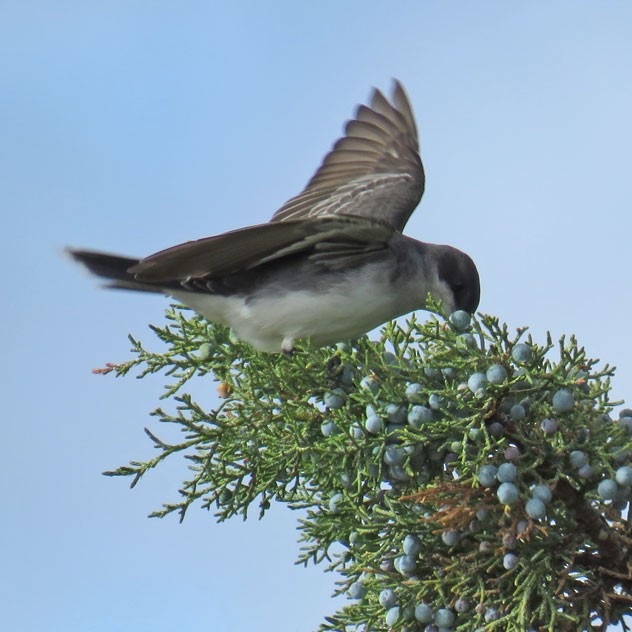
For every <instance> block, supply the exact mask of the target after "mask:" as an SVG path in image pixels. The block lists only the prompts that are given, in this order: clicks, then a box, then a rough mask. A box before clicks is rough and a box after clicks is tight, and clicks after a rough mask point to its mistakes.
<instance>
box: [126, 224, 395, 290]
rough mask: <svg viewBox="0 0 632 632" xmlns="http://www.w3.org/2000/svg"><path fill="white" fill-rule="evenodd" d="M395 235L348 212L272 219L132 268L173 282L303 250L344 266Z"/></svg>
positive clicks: (147, 278) (150, 278)
mask: <svg viewBox="0 0 632 632" xmlns="http://www.w3.org/2000/svg"><path fill="white" fill-rule="evenodd" d="M392 235H393V229H392V228H391V227H390V226H388V225H387V224H381V223H378V222H372V221H369V220H367V219H365V218H363V217H353V216H346V215H345V216H336V215H330V216H324V217H315V218H310V219H300V220H290V221H287V222H270V223H267V224H259V225H256V226H249V227H247V228H241V229H239V230H233V231H231V232H228V233H224V234H222V235H216V236H214V237H207V238H205V239H199V240H197V241H188V242H186V243H184V244H180V245H179V246H174V247H173V248H168V249H167V250H161V251H160V252H157V253H156V254H153V255H150V256H149V257H146V258H145V259H141V260H140V261H139V262H138V263H137V264H136V265H133V266H132V267H130V268H129V269H128V272H129V273H131V274H133V275H134V278H135V279H136V280H138V281H142V282H147V283H154V284H157V285H159V284H161V283H164V284H168V283H170V282H174V281H176V282H180V281H188V280H190V279H196V278H198V279H199V278H205V277H212V276H221V275H225V274H230V273H232V272H237V271H241V270H248V269H251V268H254V267H256V266H259V265H262V264H264V263H266V262H268V261H273V260H275V259H280V258H282V257H286V256H290V255H293V254H297V253H299V252H305V253H306V255H307V256H310V257H312V258H313V259H314V260H315V261H317V262H318V263H320V264H322V265H323V266H325V267H327V268H329V269H340V268H341V267H344V266H345V265H353V264H359V263H361V262H362V260H365V259H366V258H367V257H372V256H374V255H375V253H376V251H378V250H379V251H382V250H384V249H385V248H386V244H387V242H388V241H389V239H390V238H391V237H392Z"/></svg>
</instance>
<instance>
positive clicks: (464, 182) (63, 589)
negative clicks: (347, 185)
mask: <svg viewBox="0 0 632 632" xmlns="http://www.w3.org/2000/svg"><path fill="white" fill-rule="evenodd" d="M631 28H632V4H630V3H629V2H624V1H622V0H621V1H618V2H617V1H611V2H594V1H591V2H585V1H581V0H567V1H554V0H551V1H549V2H543V1H540V2H523V3H516V2H511V3H509V2H502V1H497V2H491V1H489V2H465V1H453V2H438V1H430V0H415V1H408V2H407V1H403V2H397V3H392V2H370V1H369V2H367V1H366V0H364V1H362V2H359V1H345V2H335V1H333V0H332V1H322V2H317V3H306V2H303V3H302V2H296V1H293V2H289V1H285V2H260V3H255V2H249V3H245V2H233V3H229V2H224V3H220V2H179V3H173V2H164V1H160V0H155V1H152V2H142V1H126V2H107V3H104V2H93V1H89V0H82V1H81V2H80V1H78V0H75V1H64V0H58V1H57V2H54V3H53V2H37V1H35V0H32V1H29V0H22V1H18V0H15V1H11V0H9V1H6V2H3V3H2V4H1V5H0V85H1V86H2V88H1V94H0V121H1V123H0V125H1V128H2V134H1V141H0V204H1V207H0V208H1V209H2V210H1V217H2V231H0V240H1V248H0V256H1V257H2V266H3V269H4V270H5V272H4V280H3V309H2V310H1V311H0V332H2V333H1V335H2V357H3V360H4V361H3V362H2V364H1V367H0V384H2V393H3V401H4V405H3V409H4V415H3V419H4V424H3V432H2V437H3V440H2V444H1V447H0V451H1V454H0V463H1V466H0V467H1V468H2V475H1V478H0V485H1V486H2V498H3V502H2V519H1V522H0V547H1V548H2V552H1V559H2V574H1V576H0V594H2V596H3V598H4V599H3V600H4V601H5V603H4V605H3V606H2V608H0V628H1V629H4V630H20V631H21V632H58V631H59V632H62V631H63V632H101V631H103V632H105V631H107V632H119V631H120V632H126V631H133V632H136V631H148V632H149V631H151V632H163V631H165V632H166V631H172V630H179V631H181V632H186V631H189V630H201V629H208V630H213V631H215V630H217V631H222V632H243V631H244V630H255V629H256V630H264V631H273V630H274V631H275V632H299V631H308V630H312V629H314V628H316V627H317V625H318V623H319V622H320V621H321V620H322V617H323V616H324V615H325V614H327V613H328V612H330V611H331V610H332V609H333V608H334V604H333V603H332V602H331V599H330V597H329V595H330V593H331V591H332V588H333V577H332V576H330V575H326V574H323V573H322V572H321V571H320V570H319V569H314V568H312V569H309V570H307V571H306V570H303V569H301V568H296V567H294V566H293V560H294V559H295V557H296V554H297V551H298V546H297V544H296V542H295V539H296V534H295V531H294V524H295V522H294V521H295V518H296V516H295V515H293V514H292V512H290V511H288V510H286V509H284V508H282V507H279V508H277V509H276V510H274V511H272V513H271V514H270V516H269V517H268V518H267V519H265V520H264V521H263V522H262V523H258V522H256V521H252V522H248V523H246V524H243V523H241V522H239V521H234V522H231V523H229V524H224V525H216V524H214V522H213V520H212V519H211V517H210V516H209V515H208V514H206V513H204V512H202V511H199V510H198V511H192V512H191V513H190V514H189V517H188V518H187V520H186V521H185V522H184V523H183V524H182V525H180V524H178V523H177V521H176V520H175V519H167V520H163V521H156V520H148V519H147V518H146V517H145V516H146V515H147V513H149V512H150V511H151V510H152V509H154V508H156V507H158V506H159V505H160V503H161V502H162V501H168V500H172V499H174V498H175V497H176V494H177V485H178V483H179V482H180V481H181V480H182V478H181V476H182V474H183V469H182V468H183V466H182V464H174V465H173V466H170V467H167V468H165V470H164V471H163V472H157V473H156V474H155V475H152V476H150V477H149V478H147V479H146V480H145V481H144V482H143V483H142V484H140V486H139V487H137V488H136V489H135V490H134V491H133V492H130V491H129V490H128V489H127V487H126V482H125V481H122V480H111V479H107V478H105V477H103V476H101V474H100V472H102V471H103V470H106V469H108V468H113V467H115V466H117V465H122V464H124V463H126V462H127V461H128V460H129V459H132V458H139V457H145V456H149V455H151V454H152V452H151V447H150V444H149V442H148V441H147V440H146V438H145V436H144V434H143V432H142V428H143V426H144V425H146V424H148V423H150V420H149V418H148V417H147V413H148V412H149V410H151V409H152V408H153V407H154V406H155V404H156V401H157V397H158V395H159V394H160V385H161V383H162V380H160V379H158V380H153V381H148V382H147V383H145V382H144V381H143V382H138V381H136V380H134V379H125V380H114V379H111V378H107V377H105V378H104V377H98V376H94V375H92V374H91V373H90V370H91V369H92V368H93V367H96V366H101V365H103V364H104V363H105V362H107V361H118V360H123V359H125V358H127V357H128V346H129V345H128V342H127V339H126V335H127V333H128V332H132V333H133V334H134V335H136V336H139V337H144V338H145V339H149V333H148V332H147V329H146V325H147V323H149V322H154V323H160V322H161V321H162V314H163V308H164V306H165V304H166V302H165V301H163V300H161V299H160V298H156V297H146V296H132V295H125V294H121V293H107V292H104V291H101V290H99V289H97V287H96V284H95V283H93V282H92V281H91V280H89V279H87V278H86V277H85V276H84V275H82V274H81V273H80V271H79V270H78V269H76V268H75V267H73V266H72V265H71V264H70V263H69V262H67V261H66V260H65V259H63V258H62V257H61V255H60V252H61V249H62V248H63V246H64V245H67V244H72V245H79V246H87V247H95V248H102V249H110V250H113V251H115V252H121V253H125V254H132V255H141V256H142V255H145V254H148V253H150V252H153V251H155V250H157V249H160V248H163V247H166V246H170V245H172V244H175V243H178V242H180V241H184V240H187V239H192V238H197V237H202V236H206V235H210V234H214V233H218V232H222V231H225V230H228V229H232V228H237V227H239V226H243V225H247V224H252V223H257V222H261V221H265V220H266V219H267V218H268V217H269V216H270V215H271V214H272V213H273V212H274V211H275V209H276V208H278V207H279V206H280V205H281V203H282V202H284V201H285V199H287V198H289V197H290V196H292V195H294V194H295V193H297V192H298V191H299V190H300V189H301V188H302V187H303V185H304V184H305V182H306V180H307V178H308V177H309V176H310V175H311V173H312V171H313V170H314V169H315V167H316V166H317V165H318V163H319V161H320V159H321V157H322V155H323V154H324V153H325V151H326V150H327V149H328V148H329V147H330V145H331V143H332V142H333V141H334V140H335V139H336V138H337V137H338V135H339V133H340V131H341V128H342V123H343V122H344V121H345V120H346V119H347V118H348V117H349V116H350V115H351V114H352V112H353V108H354V106H355V105H356V104H357V103H358V102H361V101H363V100H365V99H366V98H367V96H368V94H369V91H370V88H371V86H373V85H377V86H379V87H383V88H388V87H389V86H390V79H391V77H398V78H399V79H401V80H402V81H403V82H404V84H405V86H406V88H407V90H408V92H409V95H410V98H411V100H412V103H413V106H414V109H415V112H416V116H417V121H418V125H419V128H420V133H421V143H422V154H423V158H424V162H425V165H426V171H427V192H426V195H425V197H424V199H423V201H422V204H421V206H420V208H419V210H418V211H417V213H416V214H415V215H414V217H413V219H412V220H411V221H410V223H409V225H408V229H407V231H408V233H409V234H410V235H411V236H413V237H416V238H418V239H422V240H425V241H430V242H435V243H450V244H452V245H455V246H457V247H459V248H461V249H463V250H465V251H467V252H468V253H470V254H471V255H472V256H473V258H474V259H475V260H476V262H477V264H478V267H479V270H480V273H481V278H482V302H481V306H480V308H481V310H483V311H485V312H487V313H492V314H495V315H498V316H499V317H500V318H501V319H503V320H506V321H507V322H509V323H510V324H511V325H512V326H519V325H530V326H531V327H532V330H533V332H534V333H535V334H536V335H537V336H538V337H542V336H543V335H544V332H545V331H546V330H547V329H550V330H551V331H552V332H553V333H554V335H556V336H558V335H560V334H562V333H576V334H577V335H578V337H579V339H580V341H581V342H582V343H583V344H584V345H585V346H586V347H587V349H588V352H589V355H592V356H596V357H600V358H602V359H603V360H604V361H606V362H609V363H611V364H615V365H617V366H618V367H619V372H618V375H617V377H616V378H615V380H614V392H615V395H616V396H620V397H630V398H632V353H631V346H632V345H631V342H630V340H631V338H630V319H631V313H632V296H631V292H630V289H631V288H630V286H631V283H630V276H631V271H632V257H631V256H630V252H631V248H630V247H631V243H632V242H631V235H632V223H631V219H630V200H631V199H632V177H631V175H630V173H631V160H630V147H632V127H631V123H630V112H632V76H631V74H632V71H631V69H632V38H631V37H630V32H631ZM209 388H210V385H209Z"/></svg>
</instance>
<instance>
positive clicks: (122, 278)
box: [66, 248, 163, 292]
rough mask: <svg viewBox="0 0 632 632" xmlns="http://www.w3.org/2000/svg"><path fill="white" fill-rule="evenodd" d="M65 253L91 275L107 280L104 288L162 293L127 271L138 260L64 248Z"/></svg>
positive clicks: (158, 288) (93, 251)
mask: <svg viewBox="0 0 632 632" xmlns="http://www.w3.org/2000/svg"><path fill="white" fill-rule="evenodd" d="M66 252H67V253H68V254H69V255H70V256H71V257H72V258H73V259H74V260H75V261H77V262H79V263H80V264H82V265H84V266H85V267H86V268H87V269H88V270H89V271H90V272H92V274H95V275H96V276H98V277H101V278H102V279H107V280H108V283H106V284H105V287H108V288H116V289H119V290H135V291H137V292H162V291H163V290H162V288H161V287H159V286H156V285H153V284H151V283H142V282H140V281H137V280H136V278H135V277H134V275H133V274H130V273H129V272H128V270H129V269H130V268H131V267H132V266H134V265H136V264H137V263H138V261H139V260H138V259H134V258H132V257H121V256H120V255H112V254H109V253H107V252H97V251H95V250H75V249H74V248H66Z"/></svg>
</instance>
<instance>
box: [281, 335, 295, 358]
mask: <svg viewBox="0 0 632 632" xmlns="http://www.w3.org/2000/svg"><path fill="white" fill-rule="evenodd" d="M281 351H283V353H284V354H285V355H286V356H291V355H293V353H294V338H290V337H286V338H283V341H282V342H281Z"/></svg>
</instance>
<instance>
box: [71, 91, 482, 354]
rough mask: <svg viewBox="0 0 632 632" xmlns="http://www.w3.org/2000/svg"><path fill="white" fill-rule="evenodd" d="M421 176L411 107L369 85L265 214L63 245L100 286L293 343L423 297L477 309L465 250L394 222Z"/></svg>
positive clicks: (411, 204)
mask: <svg viewBox="0 0 632 632" xmlns="http://www.w3.org/2000/svg"><path fill="white" fill-rule="evenodd" d="M424 188H425V173H424V168H423V164H422V161H421V157H420V154H419V140H418V135H417V127H416V124H415V118H414V115H413V111H412V107H411V105H410V101H409V99H408V96H407V94H406V92H405V90H404V87H403V86H402V84H401V83H400V82H399V81H398V80H394V81H393V88H392V94H391V98H390V100H389V99H387V98H386V97H385V96H384V94H383V93H382V92H381V91H380V90H379V89H377V88H374V89H373V91H372V94H371V97H370V99H369V102H368V105H359V106H358V107H357V108H356V111H355V116H354V117H353V118H352V119H351V120H349V121H348V122H347V123H346V125H345V128H344V135H343V136H342V137H341V138H340V139H338V141H337V142H336V143H335V144H334V145H333V147H332V149H331V150H330V151H329V153H327V154H326V156H325V158H324V159H323V161H322V163H321V164H320V166H319V167H318V169H317V170H316V172H315V173H314V175H313V176H312V178H311V179H310V180H309V182H308V183H307V185H306V187H305V188H304V189H303V191H302V192H301V193H299V194H298V195H296V196H295V197H293V198H291V199H289V200H288V201H287V202H286V203H285V204H283V206H282V207H281V208H280V209H279V210H278V211H276V213H274V215H273V216H272V218H271V219H270V220H269V221H268V222H266V223H262V224H257V225H253V226H248V227H245V228H239V229H236V230H232V231H229V232H226V233H222V234H219V235H214V236H212V237H206V238H203V239H198V240H194V241H188V242H185V243H182V244H179V245H177V246H173V247H172V248H167V249H166V250H161V251H160V252H156V253H155V254H152V255H149V256H148V257H145V258H143V259H138V258H132V257H124V256H119V255H114V254H110V253H106V252H100V251H94V250H85V249H76V248H67V252H68V253H69V255H70V256H71V257H72V258H73V259H74V260H76V261H77V262H79V263H80V264H82V265H84V266H85V267H86V268H87V269H88V270H89V271H90V272H91V273H93V274H95V275H96V276H98V277H102V278H104V279H106V280H107V284H106V287H109V288H120V289H126V290H137V291H142V292H157V293H161V294H164V295H167V296H171V297H173V298H175V299H176V300H177V301H179V302H180V303H182V304H184V305H186V306H187V307H189V308H191V309H192V310H194V311H195V312H197V313H198V314H200V315H201V316H203V317H204V318H206V319H207V320H209V321H211V322H214V323H219V324H222V325H226V326H228V327H230V328H231V329H232V330H233V331H234V333H235V335H236V336H237V337H238V338H239V339H241V340H244V341H246V342H247V343H249V344H250V345H252V347H254V348H255V349H257V350H259V351H264V352H271V353H280V352H284V353H291V352H292V351H293V349H294V346H295V344H296V341H299V340H303V339H308V340H309V341H310V343H311V344H312V345H316V346H318V347H320V346H325V345H330V344H335V343H338V342H342V341H346V340H350V339H355V338H359V337H360V336H362V335H363V334H365V333H367V332H369V331H371V330H372V329H374V328H376V327H378V326H379V325H381V324H383V323H385V322H387V321H390V320H393V319H395V318H397V317H399V316H402V315H405V314H408V313H409V312H412V311H415V310H419V309H426V308H427V307H428V299H429V297H430V298H432V299H433V300H434V301H435V302H440V303H441V304H442V308H443V311H444V312H445V313H446V315H447V314H449V313H452V312H453V311H455V310H464V311H466V312H469V313H474V312H475V311H476V308H477V307H478V304H479V299H480V281H479V274H478V271H477V268H476V265H475V264H474V261H473V260H472V259H471V257H470V256H468V255H467V254H465V253H464V252H462V251H460V250H458V249H457V248H454V247H452V246H449V245H438V244H430V243H425V242H421V241H418V240H416V239H413V238H411V237H408V236H406V235H404V234H403V229H404V227H405V225H406V222H407V221H408V219H409V217H410V216H411V214H412V212H413V211H414V210H415V208H416V206H417V205H418V203H419V201H420V200H421V197H422V195H423V192H424Z"/></svg>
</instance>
